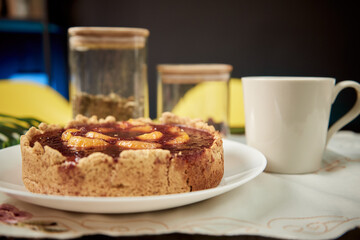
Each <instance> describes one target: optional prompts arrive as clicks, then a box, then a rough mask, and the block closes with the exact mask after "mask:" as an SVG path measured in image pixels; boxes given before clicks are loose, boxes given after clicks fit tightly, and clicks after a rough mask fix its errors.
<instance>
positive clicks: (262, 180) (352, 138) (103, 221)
mask: <svg viewBox="0 0 360 240" xmlns="http://www.w3.org/2000/svg"><path fill="white" fill-rule="evenodd" d="M230 138H231V139H235V140H237V141H240V142H244V141H245V139H244V136H240V137H230ZM0 167H1V166H0ZM359 184H360V134H355V133H352V132H340V133H337V134H336V135H335V136H334V137H333V138H332V140H331V141H330V143H329V145H328V147H327V150H326V152H325V154H324V161H323V167H322V168H321V169H320V170H319V171H318V172H316V173H314V174H304V175H280V174H269V173H262V174H260V175H259V176H258V177H256V178H255V179H254V180H252V181H250V182H248V183H246V184H244V185H242V186H240V187H239V188H236V189H235V190H232V191H230V192H228V193H226V194H223V195H221V196H218V197H215V198H212V199H209V200H206V201H203V202H200V203H195V204H192V205H188V206H184V207H179V208H174V209H169V210H163V211H157V212H148V213H137V214H113V215H111V214H110V215H97V214H82V213H71V212H64V211H58V210H54V209H50V208H45V207H40V206H36V205H32V204H29V203H25V202H21V201H19V200H16V199H13V198H10V197H8V196H6V195H4V194H0V235H3V236H11V237H36V238H42V237H44V238H45V237H51V238H73V237H78V236H82V235H89V234H104V235H109V236H133V235H146V234H165V233H187V234H205V235H260V236H268V237H269V236H270V237H277V238H286V239H330V238H336V237H338V236H340V235H342V234H343V233H345V232H347V231H348V230H350V229H353V228H355V227H359V226H360V187H359ZM9 214H10V215H11V216H12V217H9Z"/></svg>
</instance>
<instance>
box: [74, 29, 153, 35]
mask: <svg viewBox="0 0 360 240" xmlns="http://www.w3.org/2000/svg"><path fill="white" fill-rule="evenodd" d="M68 33H69V35H70V36H103V37H126V36H127V37H130V36H142V37H148V36H149V34H150V32H149V30H147V29H145V28H127V27H72V28H69V29H68Z"/></svg>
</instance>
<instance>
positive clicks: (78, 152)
mask: <svg viewBox="0 0 360 240" xmlns="http://www.w3.org/2000/svg"><path fill="white" fill-rule="evenodd" d="M150 125H151V126H152V127H153V128H154V131H160V132H161V133H163V136H162V137H161V138H160V139H159V140H157V141H155V142H157V143H160V144H161V145H162V147H161V149H167V150H169V151H170V152H171V154H172V155H174V154H178V153H179V152H181V155H180V156H179V155H178V157H181V158H183V159H184V160H185V161H191V160H195V159H196V157H197V156H199V155H200V154H201V153H202V152H203V151H204V149H206V148H209V147H210V146H211V145H212V144H213V141H214V139H213V136H212V135H211V134H210V133H209V132H207V131H203V130H199V129H195V128H190V127H185V126H178V127H180V128H181V129H183V130H184V131H185V132H186V133H187V134H188V135H189V137H190V139H189V141H187V142H186V143H182V144H174V145H169V144H165V143H166V142H168V141H169V140H171V139H173V138H175V137H176V136H177V135H176V134H174V133H171V132H170V131H169V129H170V127H172V126H173V125H157V124H150ZM71 128H75V129H79V130H80V131H78V132H72V133H71V134H72V135H73V136H85V134H86V133H87V132H89V131H95V132H100V133H102V134H105V135H107V136H110V137H114V138H115V139H116V140H107V142H108V143H109V145H108V146H106V147H101V148H99V147H88V148H75V147H69V146H67V145H66V142H64V141H62V139H61V135H62V133H63V132H64V131H65V130H67V129H61V130H57V131H51V132H46V133H44V134H41V135H37V136H35V137H34V138H33V139H32V140H31V142H30V146H31V147H33V146H34V143H35V142H39V143H40V144H41V145H42V146H49V147H51V148H53V149H56V150H58V151H59V152H60V153H61V154H62V155H63V156H65V157H67V160H68V161H73V162H77V161H78V160H79V159H81V158H83V157H86V156H89V155H90V154H92V153H94V152H102V153H105V154H107V155H109V156H111V157H113V158H114V160H115V161H116V160H117V158H118V157H119V154H120V153H121V152H122V151H123V150H127V149H123V148H121V147H119V146H117V145H116V142H117V141H118V140H138V139H136V137H137V136H139V135H141V134H144V132H134V131H130V130H129V128H127V129H120V128H118V127H117V125H116V124H115V123H111V124H93V125H86V126H76V127H71ZM103 128H106V129H110V130H108V131H106V132H104V131H100V130H99V129H103ZM145 142H146V140H145ZM151 142H154V141H151Z"/></svg>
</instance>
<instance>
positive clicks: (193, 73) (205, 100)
mask: <svg viewBox="0 0 360 240" xmlns="http://www.w3.org/2000/svg"><path fill="white" fill-rule="evenodd" d="M232 69H233V68H232V66H231V65H229V64H160V65H158V66H157V72H158V89H157V91H158V93H157V116H158V117H160V116H161V114H162V112H167V111H169V112H173V113H175V114H177V115H179V116H186V117H190V118H200V119H202V120H203V121H206V122H208V123H209V124H212V125H213V126H214V127H215V128H216V129H217V130H219V131H220V132H221V133H222V134H223V135H227V134H228V133H229V127H228V111H229V98H228V91H229V79H230V75H231V71H232Z"/></svg>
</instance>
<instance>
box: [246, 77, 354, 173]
mask: <svg viewBox="0 0 360 240" xmlns="http://www.w3.org/2000/svg"><path fill="white" fill-rule="evenodd" d="M242 83H243V91H244V108H245V136H246V142H247V144H248V145H249V146H252V147H255V148H256V149H258V150H260V151H261V152H262V153H263V154H264V155H265V156H266V158H267V161H268V164H267V167H266V169H265V171H267V172H274V173H287V174H297V173H310V172H314V171H316V170H318V169H319V168H320V166H321V160H322V156H323V153H324V150H325V148H326V145H327V143H328V141H329V139H330V138H331V137H332V136H333V134H334V133H335V132H337V131H338V130H339V129H341V128H342V127H343V126H344V125H346V124H347V123H349V122H350V121H351V120H353V119H354V118H355V117H356V116H357V115H358V114H359V113H360V84H358V83H357V82H355V81H342V82H339V83H338V84H336V85H335V79H334V78H325V77H244V78H242ZM348 87H351V88H354V89H355V90H356V92H357V99H356V103H355V105H354V106H353V107H352V109H350V110H349V111H348V112H347V113H346V114H345V115H344V116H342V117H341V118H340V119H339V120H337V121H336V122H335V123H334V124H333V125H332V126H331V127H330V129H329V130H328V125H329V118H330V110H331V105H332V103H333V102H334V101H335V99H336V97H337V95H338V94H339V92H340V91H341V90H343V89H344V88H348Z"/></svg>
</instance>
